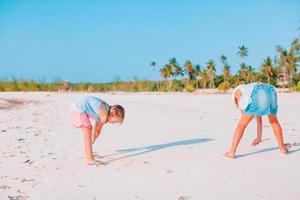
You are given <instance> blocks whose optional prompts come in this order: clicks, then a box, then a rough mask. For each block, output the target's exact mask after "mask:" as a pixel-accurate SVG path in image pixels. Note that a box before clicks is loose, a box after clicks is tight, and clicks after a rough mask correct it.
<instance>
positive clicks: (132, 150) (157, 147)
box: [104, 138, 213, 163]
mask: <svg viewBox="0 0 300 200" xmlns="http://www.w3.org/2000/svg"><path fill="white" fill-rule="evenodd" d="M210 141H213V139H211V138H196V139H189V140H181V141H176V142H169V143H164V144H157V145H149V146H143V147H137V148H129V149H121V150H117V153H114V154H110V155H106V156H104V157H110V156H113V155H117V154H126V153H133V154H130V155H125V156H121V157H119V158H114V159H109V160H107V161H105V162H106V163H110V162H113V161H116V160H121V159H124V158H130V157H134V156H138V155H141V154H145V153H150V152H153V151H158V150H161V149H166V148H170V147H176V146H187V145H193V144H199V143H204V142H210Z"/></svg>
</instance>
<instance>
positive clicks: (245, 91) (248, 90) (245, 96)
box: [232, 82, 261, 110]
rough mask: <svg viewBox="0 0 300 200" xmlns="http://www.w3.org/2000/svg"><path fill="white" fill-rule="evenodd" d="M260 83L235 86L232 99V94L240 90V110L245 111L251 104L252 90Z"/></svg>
mask: <svg viewBox="0 0 300 200" xmlns="http://www.w3.org/2000/svg"><path fill="white" fill-rule="evenodd" d="M259 84H261V83H258V82H254V83H250V84H246V85H245V84H243V85H239V86H237V87H236V88H235V89H234V90H233V94H232V97H233V98H234V93H235V92H236V91H237V90H240V91H241V93H242V96H241V98H240V101H239V107H240V109H241V110H245V109H246V108H247V106H248V105H249V104H250V103H251V94H252V91H253V89H254V88H255V86H257V85H259Z"/></svg>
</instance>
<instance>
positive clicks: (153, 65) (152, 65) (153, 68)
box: [150, 61, 156, 71]
mask: <svg viewBox="0 0 300 200" xmlns="http://www.w3.org/2000/svg"><path fill="white" fill-rule="evenodd" d="M150 66H151V67H152V70H153V71H155V66H156V62H155V61H152V62H151V63H150Z"/></svg>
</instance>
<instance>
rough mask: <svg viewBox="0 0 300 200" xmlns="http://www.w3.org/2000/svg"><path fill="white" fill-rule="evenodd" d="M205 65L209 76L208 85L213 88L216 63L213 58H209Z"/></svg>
mask: <svg viewBox="0 0 300 200" xmlns="http://www.w3.org/2000/svg"><path fill="white" fill-rule="evenodd" d="M207 64H208V66H207V73H208V76H209V87H210V88H214V87H215V81H214V79H215V71H216V63H215V61H214V60H212V59H211V60H209V61H208V63H207Z"/></svg>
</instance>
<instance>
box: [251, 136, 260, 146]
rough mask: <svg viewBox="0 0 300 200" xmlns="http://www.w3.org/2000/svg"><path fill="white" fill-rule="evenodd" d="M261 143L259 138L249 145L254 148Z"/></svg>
mask: <svg viewBox="0 0 300 200" xmlns="http://www.w3.org/2000/svg"><path fill="white" fill-rule="evenodd" d="M261 142H262V140H261V138H255V139H254V140H253V142H252V143H251V146H256V145H258V144H259V143H261Z"/></svg>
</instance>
